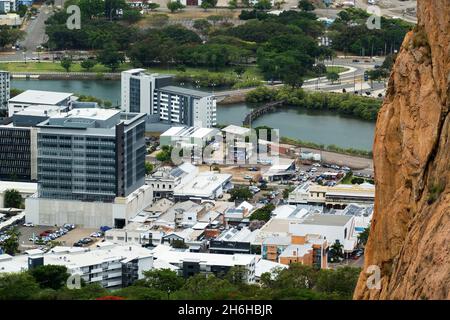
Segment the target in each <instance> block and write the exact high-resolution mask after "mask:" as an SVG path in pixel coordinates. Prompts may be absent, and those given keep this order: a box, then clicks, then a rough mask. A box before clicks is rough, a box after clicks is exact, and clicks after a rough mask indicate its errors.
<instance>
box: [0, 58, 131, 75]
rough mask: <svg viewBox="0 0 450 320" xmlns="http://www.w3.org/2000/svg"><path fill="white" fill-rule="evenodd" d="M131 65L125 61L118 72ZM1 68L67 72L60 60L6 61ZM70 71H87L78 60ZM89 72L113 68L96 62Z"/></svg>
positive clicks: (0, 64) (18, 70)
mask: <svg viewBox="0 0 450 320" xmlns="http://www.w3.org/2000/svg"><path fill="white" fill-rule="evenodd" d="M130 68H131V65H129V64H127V63H124V64H122V65H121V66H120V67H119V69H118V70H117V71H116V72H120V71H123V70H126V69H130ZM0 69H1V70H6V71H11V72H66V71H65V70H64V68H63V67H62V66H61V64H60V63H59V62H54V63H53V62H31V61H30V62H26V63H25V62H6V63H0ZM69 72H86V70H85V69H83V68H82V67H81V65H80V63H78V62H74V63H73V64H72V66H71V68H70V71H69ZM89 72H98V73H106V72H111V70H110V69H109V68H107V67H105V66H103V65H101V64H96V65H95V66H94V68H92V69H91V70H90V71H89Z"/></svg>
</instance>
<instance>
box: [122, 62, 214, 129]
mask: <svg viewBox="0 0 450 320" xmlns="http://www.w3.org/2000/svg"><path fill="white" fill-rule="evenodd" d="M121 77H122V79H121V81H122V82H121V89H122V108H123V109H124V110H125V111H127V112H141V113H146V114H147V115H148V117H149V121H155V122H162V123H165V124H168V125H171V126H172V125H174V124H175V125H186V126H191V127H204V128H211V127H213V126H215V125H216V124H217V117H216V99H215V97H214V95H213V94H211V93H208V92H203V91H198V90H192V89H186V88H182V87H176V86H172V85H171V82H172V78H173V76H171V75H159V74H147V73H145V69H132V70H128V71H124V72H122V76H121Z"/></svg>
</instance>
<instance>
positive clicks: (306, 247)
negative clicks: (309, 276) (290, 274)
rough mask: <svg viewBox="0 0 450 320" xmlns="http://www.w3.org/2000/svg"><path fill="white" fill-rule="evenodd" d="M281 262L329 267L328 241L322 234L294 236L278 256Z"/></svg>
mask: <svg viewBox="0 0 450 320" xmlns="http://www.w3.org/2000/svg"><path fill="white" fill-rule="evenodd" d="M278 261H279V263H282V264H286V265H289V264H291V263H301V264H304V265H309V266H314V267H317V268H318V269H326V268H328V242H327V240H326V239H325V238H324V237H323V236H322V235H317V234H308V235H306V236H292V237H291V244H290V245H288V246H287V247H286V248H285V249H284V250H283V252H281V254H280V255H279V256H278Z"/></svg>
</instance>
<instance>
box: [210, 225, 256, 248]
mask: <svg viewBox="0 0 450 320" xmlns="http://www.w3.org/2000/svg"><path fill="white" fill-rule="evenodd" d="M251 234H252V231H251V230H250V229H248V228H245V227H244V228H242V229H240V230H239V229H237V228H230V229H228V230H225V231H224V232H223V233H222V234H221V235H220V236H218V237H217V238H216V239H213V240H211V241H210V242H209V252H211V253H223V254H234V253H246V254H249V253H250V252H251V245H250V239H251Z"/></svg>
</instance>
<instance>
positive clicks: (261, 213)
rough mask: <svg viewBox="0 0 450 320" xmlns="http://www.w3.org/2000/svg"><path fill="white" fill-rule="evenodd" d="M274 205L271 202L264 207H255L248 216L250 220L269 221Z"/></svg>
mask: <svg viewBox="0 0 450 320" xmlns="http://www.w3.org/2000/svg"><path fill="white" fill-rule="evenodd" d="M274 209H275V205H273V204H272V203H269V204H266V205H265V206H264V207H262V208H259V209H256V210H255V211H253V213H252V215H251V216H250V220H259V221H269V220H270V217H271V215H272V211H273V210H274Z"/></svg>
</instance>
